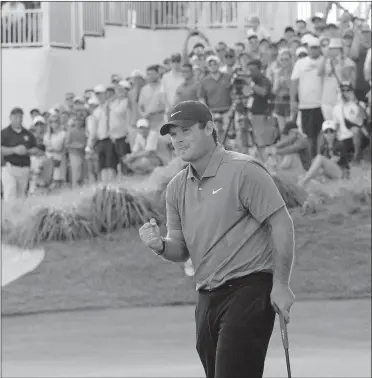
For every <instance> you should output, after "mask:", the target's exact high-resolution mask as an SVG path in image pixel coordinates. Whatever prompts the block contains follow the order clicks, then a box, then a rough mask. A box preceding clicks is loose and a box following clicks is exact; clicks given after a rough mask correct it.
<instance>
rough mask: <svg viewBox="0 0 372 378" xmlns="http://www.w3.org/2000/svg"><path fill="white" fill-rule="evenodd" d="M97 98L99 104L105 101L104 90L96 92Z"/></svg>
mask: <svg viewBox="0 0 372 378" xmlns="http://www.w3.org/2000/svg"><path fill="white" fill-rule="evenodd" d="M96 97H97V100H98V101H99V103H100V104H103V103H104V102H105V101H106V92H98V93H96Z"/></svg>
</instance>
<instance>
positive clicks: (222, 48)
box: [216, 43, 226, 60]
mask: <svg viewBox="0 0 372 378" xmlns="http://www.w3.org/2000/svg"><path fill="white" fill-rule="evenodd" d="M216 52H217V56H218V57H219V58H220V59H221V60H222V59H223V58H224V56H225V54H226V46H225V45H224V44H222V43H219V44H218V45H217V48H216Z"/></svg>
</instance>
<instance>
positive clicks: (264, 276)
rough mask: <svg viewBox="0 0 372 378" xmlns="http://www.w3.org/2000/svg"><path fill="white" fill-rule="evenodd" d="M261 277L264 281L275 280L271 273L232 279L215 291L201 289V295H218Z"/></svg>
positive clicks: (253, 274) (252, 274) (259, 273)
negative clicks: (217, 293) (219, 292)
mask: <svg viewBox="0 0 372 378" xmlns="http://www.w3.org/2000/svg"><path fill="white" fill-rule="evenodd" d="M257 277H259V278H260V279H264V280H267V281H272V279H273V274H272V273H269V272H255V273H251V274H248V275H247V276H243V277H239V278H232V279H231V280H228V281H226V282H225V283H224V284H222V285H221V286H218V287H216V288H213V289H200V290H199V292H200V293H216V292H218V291H223V290H227V289H230V288H232V287H238V286H241V285H245V284H249V283H250V282H251V281H252V279H255V278H257Z"/></svg>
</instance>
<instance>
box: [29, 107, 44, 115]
mask: <svg viewBox="0 0 372 378" xmlns="http://www.w3.org/2000/svg"><path fill="white" fill-rule="evenodd" d="M32 113H37V114H41V112H40V110H39V109H36V108H33V109H31V110H30V114H32Z"/></svg>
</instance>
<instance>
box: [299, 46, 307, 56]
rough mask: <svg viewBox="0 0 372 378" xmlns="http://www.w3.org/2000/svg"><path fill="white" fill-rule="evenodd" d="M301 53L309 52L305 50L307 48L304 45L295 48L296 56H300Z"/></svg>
mask: <svg viewBox="0 0 372 378" xmlns="http://www.w3.org/2000/svg"><path fill="white" fill-rule="evenodd" d="M301 54H306V55H308V54H309V52H308V51H307V48H306V47H304V46H300V47H298V48H297V49H296V56H297V57H298V56H300V55H301Z"/></svg>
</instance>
